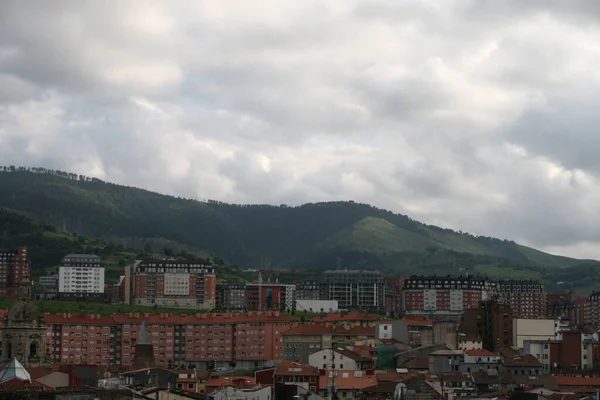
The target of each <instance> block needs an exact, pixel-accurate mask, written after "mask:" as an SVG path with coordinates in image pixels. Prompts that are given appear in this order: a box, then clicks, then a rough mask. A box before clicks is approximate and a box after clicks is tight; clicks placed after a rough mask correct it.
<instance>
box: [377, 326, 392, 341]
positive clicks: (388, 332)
mask: <svg viewBox="0 0 600 400" xmlns="http://www.w3.org/2000/svg"><path fill="white" fill-rule="evenodd" d="M392 326H393V324H392V322H379V323H377V328H376V331H377V333H376V335H377V336H376V337H377V339H392V337H393V335H392Z"/></svg>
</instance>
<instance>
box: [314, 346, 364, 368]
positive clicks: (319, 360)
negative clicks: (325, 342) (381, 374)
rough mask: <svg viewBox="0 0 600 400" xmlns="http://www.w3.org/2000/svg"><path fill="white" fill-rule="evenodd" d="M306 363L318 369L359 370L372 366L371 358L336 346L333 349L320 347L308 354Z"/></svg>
mask: <svg viewBox="0 0 600 400" xmlns="http://www.w3.org/2000/svg"><path fill="white" fill-rule="evenodd" d="M308 364H309V365H311V366H313V367H317V368H319V369H331V368H332V367H333V368H335V369H339V370H346V371H361V370H365V369H372V368H373V359H372V358H368V357H363V356H362V355H360V354H358V353H355V352H353V351H351V350H348V349H344V348H341V347H336V348H334V349H322V350H320V351H317V352H315V353H312V354H311V355H309V356H308Z"/></svg>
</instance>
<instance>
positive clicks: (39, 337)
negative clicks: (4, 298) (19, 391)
mask: <svg viewBox="0 0 600 400" xmlns="http://www.w3.org/2000/svg"><path fill="white" fill-rule="evenodd" d="M20 279H21V282H20V283H19V293H18V300H17V302H15V303H14V304H13V306H12V307H11V308H10V310H9V312H8V315H7V316H6V317H5V318H4V321H3V323H2V327H0V346H2V347H1V348H0V357H1V358H2V361H3V362H5V363H6V362H9V361H11V359H17V360H18V361H19V362H20V363H21V364H23V365H24V366H26V367H39V366H42V365H46V364H47V363H48V361H49V360H48V359H47V355H48V354H49V352H50V348H51V347H50V346H51V343H49V342H47V330H46V325H45V324H44V321H43V319H42V315H41V314H40V312H39V311H38V308H37V306H36V305H35V303H34V302H33V301H32V298H31V292H32V290H31V289H32V286H31V283H30V282H29V277H28V276H27V275H26V274H24V275H22V276H21V277H20Z"/></svg>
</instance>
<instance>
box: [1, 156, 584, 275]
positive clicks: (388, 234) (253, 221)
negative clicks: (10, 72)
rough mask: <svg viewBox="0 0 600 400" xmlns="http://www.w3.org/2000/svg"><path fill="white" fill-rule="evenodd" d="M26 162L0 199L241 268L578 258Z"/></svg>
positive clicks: (565, 262) (339, 206) (61, 221)
mask: <svg viewBox="0 0 600 400" xmlns="http://www.w3.org/2000/svg"><path fill="white" fill-rule="evenodd" d="M32 171H35V172H32ZM32 171H28V170H26V169H25V168H22V169H18V168H11V167H4V168H2V167H0V207H3V208H5V209H7V210H11V211H14V212H18V213H20V214H22V215H25V216H27V217H29V218H32V219H35V220H37V221H40V222H41V223H43V224H46V225H52V226H55V227H57V228H58V229H59V230H60V229H61V228H62V227H63V226H64V227H66V229H67V230H68V231H69V232H75V233H78V234H82V235H87V236H91V237H97V238H102V239H104V240H109V241H113V242H115V243H121V244H123V245H126V246H130V245H131V246H138V247H139V246H142V245H144V246H146V245H148V244H151V245H153V246H156V243H164V246H166V247H169V246H184V247H185V248H187V249H190V250H192V251H197V252H202V253H205V254H211V255H217V256H218V257H220V258H222V259H224V260H226V261H227V262H230V263H234V264H238V265H241V266H244V267H261V268H268V267H277V268H319V267H320V268H329V267H332V266H335V265H340V266H344V267H365V266H374V267H379V268H381V269H384V270H387V271H389V272H393V273H404V272H406V271H407V270H409V269H413V268H414V267H415V266H417V265H418V266H424V267H428V266H431V267H432V269H436V270H437V269H440V270H444V268H446V270H447V271H450V272H454V273H456V272H457V271H456V266H457V260H458V261H460V262H462V263H463V266H465V267H470V268H474V269H475V268H478V269H481V268H482V267H483V266H486V267H488V266H489V267H490V268H492V267H494V266H499V265H504V267H506V266H507V265H518V266H531V267H568V266H572V265H578V264H581V263H582V262H583V261H582V260H575V259H571V258H566V257H559V256H553V255H549V254H546V253H543V252H539V251H537V250H534V249H530V248H527V247H524V246H520V245H518V244H516V243H514V242H511V241H507V240H499V239H494V238H487V237H475V236H472V235H468V234H464V233H457V232H454V231H452V230H448V229H442V228H438V227H435V226H429V225H425V224H422V223H419V222H417V221H414V220H412V219H410V218H409V217H407V216H405V215H399V214H394V213H392V212H389V211H386V210H381V209H377V208H375V207H372V206H369V205H366V204H358V203H354V202H329V203H317V204H306V205H303V206H299V207H285V206H280V207H276V206H267V205H232V204H225V203H220V202H214V201H210V202H199V201H195V200H186V199H181V198H176V197H172V196H166V195H161V194H158V193H153V192H149V191H146V190H142V189H137V188H132V187H125V186H120V185H115V184H110V183H106V182H102V181H100V180H97V179H90V178H87V177H82V176H77V175H74V174H69V173H64V172H56V171H48V170H44V169H39V168H34V169H32ZM461 254H463V255H466V256H460V257H459V255H461ZM469 255H470V256H469ZM461 260H462V261H461Z"/></svg>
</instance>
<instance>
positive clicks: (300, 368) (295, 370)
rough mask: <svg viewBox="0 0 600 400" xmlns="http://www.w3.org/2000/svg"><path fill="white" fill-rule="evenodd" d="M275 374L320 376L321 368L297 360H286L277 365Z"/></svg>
mask: <svg viewBox="0 0 600 400" xmlns="http://www.w3.org/2000/svg"><path fill="white" fill-rule="evenodd" d="M273 375H274V376H294V375H297V376H318V375H319V368H317V367H313V366H312V365H308V364H304V363H301V362H296V361H284V362H282V363H279V364H277V365H276V366H275V372H274V373H273Z"/></svg>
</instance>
